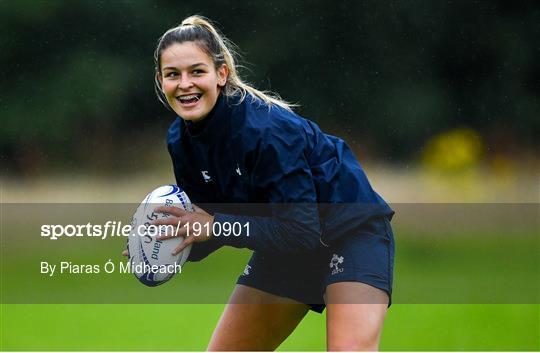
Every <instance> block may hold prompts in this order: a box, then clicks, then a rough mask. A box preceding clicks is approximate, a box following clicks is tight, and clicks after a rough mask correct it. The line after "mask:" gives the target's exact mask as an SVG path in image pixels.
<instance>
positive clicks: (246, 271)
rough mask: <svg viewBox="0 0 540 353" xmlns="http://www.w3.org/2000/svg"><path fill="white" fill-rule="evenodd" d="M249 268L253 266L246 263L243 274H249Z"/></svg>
mask: <svg viewBox="0 0 540 353" xmlns="http://www.w3.org/2000/svg"><path fill="white" fill-rule="evenodd" d="M249 270H251V266H249V265H246V268H244V273H243V275H244V276H247V275H249Z"/></svg>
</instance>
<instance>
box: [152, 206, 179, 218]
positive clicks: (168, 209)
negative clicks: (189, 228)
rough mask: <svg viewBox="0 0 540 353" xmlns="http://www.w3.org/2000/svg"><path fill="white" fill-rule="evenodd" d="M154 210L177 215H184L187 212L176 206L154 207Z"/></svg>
mask: <svg viewBox="0 0 540 353" xmlns="http://www.w3.org/2000/svg"><path fill="white" fill-rule="evenodd" d="M154 212H159V213H168V214H171V215H173V216H176V217H182V216H183V215H185V214H186V213H187V212H186V211H184V210H183V209H181V208H179V207H174V206H159V207H156V208H155V209H154Z"/></svg>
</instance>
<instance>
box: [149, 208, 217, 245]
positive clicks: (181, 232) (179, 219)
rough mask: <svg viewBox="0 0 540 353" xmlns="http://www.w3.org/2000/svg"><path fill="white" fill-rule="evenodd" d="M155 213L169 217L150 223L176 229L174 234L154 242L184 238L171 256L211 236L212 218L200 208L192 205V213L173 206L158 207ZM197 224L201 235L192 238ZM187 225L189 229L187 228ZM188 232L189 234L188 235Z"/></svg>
mask: <svg viewBox="0 0 540 353" xmlns="http://www.w3.org/2000/svg"><path fill="white" fill-rule="evenodd" d="M155 212H159V213H168V214H169V215H170V216H169V217H167V218H161V219H157V220H155V221H152V222H150V224H154V225H171V226H173V227H177V228H176V230H175V232H174V234H165V235H160V236H157V237H156V240H167V239H171V238H173V237H184V238H185V239H184V241H183V242H182V244H180V245H178V246H177V247H176V248H175V249H174V250H173V252H172V254H173V255H176V254H178V253H180V252H181V251H182V250H184V249H185V248H186V247H188V246H189V245H191V244H193V243H200V242H204V241H208V240H210V238H211V236H212V227H213V225H214V216H211V215H210V214H208V213H207V212H206V211H205V210H203V209H202V208H200V207H198V206H196V205H193V212H190V211H185V210H183V209H181V208H178V207H173V206H160V207H156V209H155ZM196 223H198V226H197V227H198V230H201V234H199V235H198V236H193V225H194V224H196ZM187 225H189V228H190V229H188V228H187ZM188 230H189V234H190V235H191V236H189V237H188V236H187V235H188Z"/></svg>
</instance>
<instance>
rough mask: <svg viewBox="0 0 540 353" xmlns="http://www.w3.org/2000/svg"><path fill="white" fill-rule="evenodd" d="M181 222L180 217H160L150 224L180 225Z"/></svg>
mask: <svg viewBox="0 0 540 353" xmlns="http://www.w3.org/2000/svg"><path fill="white" fill-rule="evenodd" d="M180 223H181V220H180V218H178V217H169V218H160V219H155V220H153V221H150V224H151V225H154V226H159V225H166V226H168V225H171V226H177V227H179V226H180Z"/></svg>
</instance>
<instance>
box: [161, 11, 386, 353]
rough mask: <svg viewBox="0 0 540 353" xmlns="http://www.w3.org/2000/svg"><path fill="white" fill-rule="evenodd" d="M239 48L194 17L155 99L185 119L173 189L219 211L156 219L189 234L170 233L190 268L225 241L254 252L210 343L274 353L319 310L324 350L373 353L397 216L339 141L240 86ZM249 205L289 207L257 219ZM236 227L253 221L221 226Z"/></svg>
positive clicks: (177, 125) (174, 146) (179, 122)
mask: <svg viewBox="0 0 540 353" xmlns="http://www.w3.org/2000/svg"><path fill="white" fill-rule="evenodd" d="M231 47H232V44H231V43H229V42H228V41H227V40H226V39H225V37H223V36H222V35H221V34H220V33H219V32H218V31H217V30H216V29H215V27H214V26H213V25H212V24H211V23H210V22H209V21H208V20H206V19H204V18H202V17H199V16H192V17H188V18H187V19H185V20H184V21H183V22H182V24H181V25H180V26H177V27H174V28H171V29H170V30H168V31H167V32H165V34H164V35H163V36H162V37H161V38H160V40H159V44H158V47H157V48H156V51H155V53H154V59H155V64H156V91H157V93H158V96H159V98H160V100H161V101H162V102H163V103H164V104H165V105H166V106H167V107H169V108H171V109H172V110H173V111H174V112H175V113H176V114H178V118H177V119H176V120H175V121H174V122H173V123H172V125H171V127H170V128H169V134H168V140H167V143H168V149H169V153H170V154H171V158H172V162H173V167H174V172H175V176H176V180H177V183H178V184H179V185H181V186H182V188H183V189H184V190H185V191H186V193H187V194H188V195H189V197H190V199H191V200H192V201H193V202H195V203H198V204H201V203H206V204H207V206H205V207H208V208H209V209H203V208H201V207H197V206H195V205H194V211H193V212H183V211H181V210H175V209H174V208H172V209H171V208H167V209H161V210H160V211H161V212H166V213H168V214H170V215H172V217H168V218H166V219H162V220H160V221H159V222H158V221H155V222H154V224H160V225H173V226H178V227H180V228H181V229H180V231H179V232H174V233H175V234H174V235H173V236H182V237H185V241H184V242H183V243H182V244H181V245H180V246H181V247H185V246H189V245H192V248H191V249H192V250H191V252H190V255H189V258H188V261H199V260H202V259H204V258H205V257H207V256H208V255H210V254H211V253H212V252H213V251H215V250H217V249H219V248H220V247H222V246H232V247H236V248H247V249H250V250H253V251H254V254H253V256H252V258H251V260H250V261H249V264H248V265H247V267H246V269H248V270H246V271H244V273H243V274H241V275H240V277H239V278H238V281H237V285H236V288H235V290H234V292H233V294H232V296H231V298H230V300H229V304H228V305H227V306H226V308H225V311H224V313H223V315H222V317H221V320H220V322H219V323H218V325H217V328H216V329H215V331H214V335H213V336H212V339H211V341H210V343H209V346H208V348H209V349H210V350H220V351H225V350H252V351H254V350H274V349H276V348H277V347H278V346H279V345H280V344H281V342H283V341H284V340H285V338H287V337H288V336H289V334H290V333H291V332H292V331H293V330H294V329H295V328H296V326H297V325H298V323H299V322H300V321H301V320H302V319H303V317H304V316H305V315H306V313H307V312H308V311H309V310H310V309H311V310H313V311H316V312H319V313H320V312H322V311H323V310H324V308H325V307H326V309H327V347H328V349H330V350H376V349H377V348H378V344H379V339H380V334H381V330H382V326H383V321H384V317H385V315H386V311H387V307H388V305H389V303H390V297H391V292H392V271H393V252H394V241H393V235H392V230H391V227H390V219H391V218H392V215H393V213H394V212H393V211H392V209H391V208H390V207H389V206H388V205H387V204H386V202H385V201H384V200H383V199H382V198H381V197H380V196H379V195H378V194H377V193H376V192H375V191H374V190H373V189H372V188H371V185H370V183H369V181H368V180H367V177H366V175H365V174H364V172H363V170H362V167H361V166H360V164H359V163H358V161H357V160H356V158H355V157H354V155H353V153H352V151H351V150H350V148H349V147H348V146H347V144H346V143H345V142H344V141H343V140H342V139H340V138H337V137H335V136H331V135H327V134H325V133H323V132H322V131H321V130H320V129H319V127H318V126H317V125H316V124H315V123H313V122H311V121H309V120H307V119H304V118H302V117H301V116H299V115H297V114H295V113H294V112H293V111H292V109H291V107H292V105H290V104H289V103H287V102H285V101H283V100H282V99H281V98H279V96H277V95H274V94H271V93H267V92H262V91H259V90H257V89H255V88H254V87H252V86H250V85H248V84H246V83H244V82H243V81H242V80H241V79H240V77H239V75H238V73H237V67H236V64H235V60H234V52H233V51H232V50H231ZM233 203H234V204H235V207H236V208H234V209H231V208H230V207H227V206H226V205H224V204H229V205H230V204H233ZM239 204H273V205H276V204H281V205H280V206H279V208H280V211H277V212H273V211H269V212H267V213H265V214H263V215H262V216H261V215H260V214H257V215H255V214H253V212H254V210H252V208H253V209H255V208H256V207H250V206H252V205H247V206H246V205H240V206H239ZM325 204H331V205H333V206H332V207H325ZM338 204H340V205H341V206H347V205H348V206H347V207H340V206H337V205H338ZM290 205H294V207H291V206H290ZM350 205H354V206H350ZM227 210H228V211H230V212H231V213H228V212H226V211H227ZM239 210H240V211H239ZM244 211H245V212H244ZM234 224H237V225H248V226H247V227H245V228H244V227H237V230H238V232H237V233H238V234H235V235H234V236H229V237H227V236H220V234H218V233H219V232H216V229H227V226H229V227H228V228H229V229H230V228H231V227H230V226H231V225H234ZM198 230H199V231H200V230H203V231H202V233H203V234H201V236H188V234H190V233H191V234H194V232H197V231H198ZM199 233H200V232H199ZM163 241H167V239H163ZM181 250H182V249H181V248H176V249H175V250H174V252H177V251H181Z"/></svg>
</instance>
